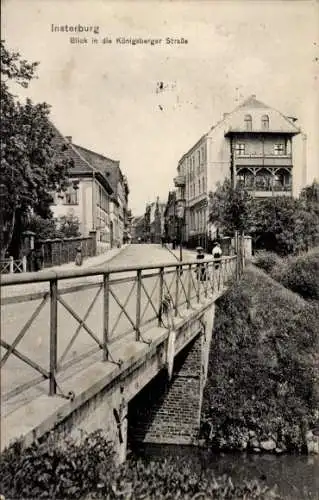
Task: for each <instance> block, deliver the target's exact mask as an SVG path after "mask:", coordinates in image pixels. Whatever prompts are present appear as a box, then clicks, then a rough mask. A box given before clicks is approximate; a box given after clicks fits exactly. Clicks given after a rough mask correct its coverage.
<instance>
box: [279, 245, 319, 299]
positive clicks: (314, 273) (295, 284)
mask: <svg viewBox="0 0 319 500" xmlns="http://www.w3.org/2000/svg"><path fill="white" fill-rule="evenodd" d="M271 275H272V277H273V278H274V279H276V280H277V281H279V282H280V283H281V284H282V285H283V286H285V287H286V288H289V289H290V290H292V291H293V292H295V293H298V294H299V295H301V296H302V297H303V298H304V299H306V300H319V249H314V250H312V251H310V252H308V253H306V254H304V255H300V256H298V257H289V258H288V259H286V261H285V263H284V264H280V263H278V264H276V265H275V266H274V267H273V269H272V271H271Z"/></svg>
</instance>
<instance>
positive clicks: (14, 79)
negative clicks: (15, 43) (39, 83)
mask: <svg viewBox="0 0 319 500" xmlns="http://www.w3.org/2000/svg"><path fill="white" fill-rule="evenodd" d="M37 66H38V63H28V62H27V61H25V60H24V59H22V58H21V56H20V54H19V53H16V52H10V51H9V50H8V49H7V48H6V46H5V43H4V42H3V41H1V104H0V106H1V107H0V111H1V117H2V119H1V198H2V200H1V204H2V206H3V210H2V217H3V220H2V221H1V224H0V226H1V243H2V245H1V248H2V253H4V252H5V251H6V249H7V248H8V247H9V245H10V243H11V241H12V237H13V233H14V231H16V232H17V231H21V226H22V229H23V227H24V225H25V223H26V220H27V218H28V214H29V213H30V210H31V209H32V210H33V212H34V213H38V214H40V215H42V216H43V217H48V216H49V215H50V210H49V205H50V203H51V202H52V197H51V194H50V193H51V192H53V191H55V190H57V189H59V190H60V189H64V188H65V183H66V179H67V173H68V168H69V166H70V163H69V161H68V160H67V159H61V158H62V157H61V155H56V151H55V149H54V146H53V144H52V139H53V137H54V132H53V129H52V126H51V124H50V121H49V106H48V104H46V103H40V104H34V103H33V102H32V101H31V100H30V99H26V101H25V102H21V101H19V100H18V99H17V97H16V96H15V95H14V94H13V93H12V91H11V88H12V87H13V86H14V85H20V86H22V87H24V88H27V87H28V85H29V83H30V81H31V80H32V79H33V78H35V77H36V75H35V71H36V68H37Z"/></svg>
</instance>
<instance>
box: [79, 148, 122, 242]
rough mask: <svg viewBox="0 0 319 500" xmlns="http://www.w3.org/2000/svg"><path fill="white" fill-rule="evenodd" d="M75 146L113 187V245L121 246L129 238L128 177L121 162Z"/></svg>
mask: <svg viewBox="0 0 319 500" xmlns="http://www.w3.org/2000/svg"><path fill="white" fill-rule="evenodd" d="M74 147H75V148H76V150H77V151H78V152H79V154H81V155H82V156H83V157H84V158H85V159H86V160H87V161H89V162H91V163H92V164H93V165H94V166H95V168H96V169H97V170H99V171H100V172H102V173H103V175H104V176H105V177H106V178H107V180H108V182H109V184H110V186H111V188H112V191H113V193H112V196H111V199H110V227H111V246H112V247H113V246H121V245H122V243H123V242H126V241H127V240H128V227H129V209H128V195H129V187H128V182H127V179H126V177H125V176H124V175H123V174H122V171H121V169H120V162H119V161H116V160H112V159H111V158H108V157H106V156H104V155H101V154H98V153H94V152H93V151H90V150H89V149H86V148H83V147H82V146H76V145H75V146H74Z"/></svg>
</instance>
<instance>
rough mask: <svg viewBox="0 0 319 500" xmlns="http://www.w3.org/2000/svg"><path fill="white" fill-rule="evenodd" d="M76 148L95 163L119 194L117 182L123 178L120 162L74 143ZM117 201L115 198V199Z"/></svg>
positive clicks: (115, 192)
mask: <svg viewBox="0 0 319 500" xmlns="http://www.w3.org/2000/svg"><path fill="white" fill-rule="evenodd" d="M74 148H75V149H76V150H77V151H78V153H79V154H81V155H82V156H83V157H84V158H85V159H86V160H87V161H88V162H90V163H91V164H92V165H94V167H95V168H97V169H98V170H100V172H101V173H102V174H103V175H104V176H105V177H107V179H108V182H109V184H110V186H111V187H112V190H113V192H114V194H115V195H117V183H118V182H119V181H120V180H123V174H122V172H121V169H120V162H119V161H118V160H112V159H111V158H108V157H107V156H104V155H101V154H99V153H95V152H94V151H91V150H90V149H87V148H84V147H82V146H78V145H76V144H74ZM114 201H115V200H114Z"/></svg>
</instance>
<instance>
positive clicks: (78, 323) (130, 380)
mask: <svg viewBox="0 0 319 500" xmlns="http://www.w3.org/2000/svg"><path fill="white" fill-rule="evenodd" d="M242 268H243V263H242V261H241V260H240V259H239V258H237V257H236V256H234V257H224V258H222V259H221V260H220V261H219V262H218V263H217V264H216V262H214V261H213V260H212V259H211V258H210V259H209V258H207V259H205V260H204V261H203V262H202V264H201V268H200V269H199V268H198V261H195V260H192V261H187V262H174V263H171V262H170V263H168V264H166V263H161V264H156V265H155V264H154V265H153V264H152V265H147V266H143V267H142V266H125V267H119V266H110V265H108V266H107V265H104V266H100V267H95V268H91V269H78V270H75V269H74V270H58V271H50V270H46V271H40V272H38V273H25V274H19V275H10V276H3V277H2V279H1V295H2V299H1V322H2V333H1V395H2V405H1V407H2V415H1V431H2V432H1V448H2V449H3V448H5V447H6V446H8V445H9V444H10V443H11V442H13V441H14V440H16V439H17V438H21V439H22V440H23V442H24V444H25V445H28V444H30V443H31V442H32V441H33V440H35V439H41V438H43V437H44V436H45V435H46V434H47V433H48V432H50V431H53V432H54V433H56V435H57V436H62V437H63V436H64V435H65V434H66V433H67V434H71V435H73V436H74V437H79V438H80V437H81V436H82V435H83V433H88V432H91V431H94V430H97V429H103V430H104V431H105V433H106V434H107V435H108V437H109V439H110V440H112V441H113V443H114V447H115V450H116V456H117V459H118V461H120V462H121V461H123V460H125V456H126V450H127V443H128V442H129V443H130V442H133V443H134V442H149V443H178V444H182V443H184V444H196V443H197V439H198V432H199V424H200V412H201V404H202V393H203V387H204V385H205V381H206V376H207V366H208V355H209V347H210V343H211V338H212V332H213V323H214V314H215V302H216V300H217V299H218V298H219V297H220V296H221V295H222V294H223V293H224V292H225V291H226V290H227V287H228V286H229V285H230V283H231V282H232V281H233V280H236V279H238V277H239V275H240V273H241V269H242Z"/></svg>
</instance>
